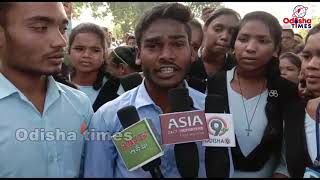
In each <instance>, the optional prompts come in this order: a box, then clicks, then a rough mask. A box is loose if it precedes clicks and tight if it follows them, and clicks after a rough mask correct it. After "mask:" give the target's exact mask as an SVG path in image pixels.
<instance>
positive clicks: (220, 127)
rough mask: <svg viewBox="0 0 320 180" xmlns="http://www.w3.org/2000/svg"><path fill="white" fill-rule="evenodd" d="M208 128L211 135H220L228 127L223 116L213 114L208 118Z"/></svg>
mask: <svg viewBox="0 0 320 180" xmlns="http://www.w3.org/2000/svg"><path fill="white" fill-rule="evenodd" d="M208 130H209V134H211V135H213V136H222V135H224V134H225V133H226V132H227V131H228V130H229V127H228V124H227V123H226V122H225V120H224V119H223V118H220V117H217V116H214V117H212V118H210V119H209V123H208Z"/></svg>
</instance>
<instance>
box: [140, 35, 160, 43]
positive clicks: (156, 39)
mask: <svg viewBox="0 0 320 180" xmlns="http://www.w3.org/2000/svg"><path fill="white" fill-rule="evenodd" d="M160 40H161V38H160V37H159V36H157V37H150V38H146V39H145V40H144V42H145V43H154V42H159V41H160Z"/></svg>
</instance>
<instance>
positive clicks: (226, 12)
mask: <svg viewBox="0 0 320 180" xmlns="http://www.w3.org/2000/svg"><path fill="white" fill-rule="evenodd" d="M222 15H233V16H234V17H236V18H237V19H238V20H240V19H241V16H240V14H239V13H238V12H236V11H235V10H233V9H229V8H220V9H217V10H215V11H214V12H213V13H212V14H211V15H210V16H209V18H208V19H207V20H206V22H205V24H204V27H208V26H209V24H210V23H211V21H213V20H214V19H216V18H217V17H219V16H222Z"/></svg>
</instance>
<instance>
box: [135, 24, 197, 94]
mask: <svg viewBox="0 0 320 180" xmlns="http://www.w3.org/2000/svg"><path fill="white" fill-rule="evenodd" d="M163 27H166V28H163ZM192 55H193V54H192V52H191V47H190V44H189V40H188V35H187V32H186V27H185V25H183V24H181V23H180V22H178V21H175V20H172V19H158V20H156V21H154V22H153V23H152V24H151V25H150V26H149V27H148V28H147V29H146V30H145V31H144V32H143V34H142V38H141V47H139V55H138V58H140V59H141V64H142V71H143V73H144V75H145V78H146V85H147V86H149V87H150V86H152V87H155V88H161V89H170V88H175V87H177V86H179V85H180V84H181V83H182V82H183V80H184V78H185V75H186V73H187V72H188V70H189V68H190V64H191V58H193V57H192Z"/></svg>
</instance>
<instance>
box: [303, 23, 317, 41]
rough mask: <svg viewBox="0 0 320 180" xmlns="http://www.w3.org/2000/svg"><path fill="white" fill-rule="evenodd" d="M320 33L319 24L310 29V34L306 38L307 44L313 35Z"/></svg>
mask: <svg viewBox="0 0 320 180" xmlns="http://www.w3.org/2000/svg"><path fill="white" fill-rule="evenodd" d="M319 32H320V24H317V25H315V26H314V27H313V28H312V29H310V31H309V32H308V34H307V36H306V43H307V41H308V39H309V37H310V36H311V35H313V34H316V33H319Z"/></svg>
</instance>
